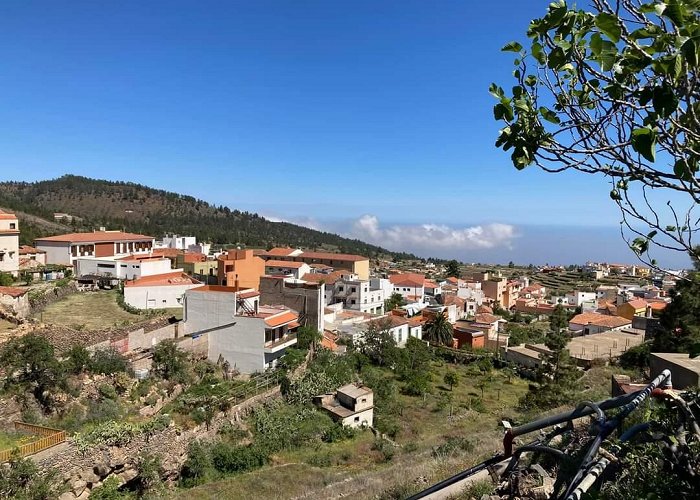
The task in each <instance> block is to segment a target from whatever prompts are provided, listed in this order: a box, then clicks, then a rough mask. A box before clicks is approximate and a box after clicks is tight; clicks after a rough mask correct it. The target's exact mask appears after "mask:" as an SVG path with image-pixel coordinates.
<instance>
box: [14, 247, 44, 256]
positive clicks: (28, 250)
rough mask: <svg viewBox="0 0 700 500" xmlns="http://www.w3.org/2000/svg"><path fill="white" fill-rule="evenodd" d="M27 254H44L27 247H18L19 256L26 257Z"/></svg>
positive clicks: (42, 251) (41, 251) (36, 249)
mask: <svg viewBox="0 0 700 500" xmlns="http://www.w3.org/2000/svg"><path fill="white" fill-rule="evenodd" d="M29 253H46V252H45V251H44V250H39V249H38V248H34V247H30V246H29V245H22V246H21V247H19V254H20V255H27V254H29Z"/></svg>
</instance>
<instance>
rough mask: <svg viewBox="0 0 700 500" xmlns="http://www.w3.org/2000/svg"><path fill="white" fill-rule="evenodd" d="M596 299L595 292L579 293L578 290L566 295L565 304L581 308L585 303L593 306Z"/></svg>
mask: <svg viewBox="0 0 700 500" xmlns="http://www.w3.org/2000/svg"><path fill="white" fill-rule="evenodd" d="M597 298H598V297H597V295H596V293H595V292H579V291H578V290H575V291H573V292H571V293H567V294H566V299H567V303H568V304H570V305H573V306H576V307H579V306H581V307H583V305H584V304H586V303H592V304H595V303H596V300H597Z"/></svg>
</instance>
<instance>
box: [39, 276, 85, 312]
mask: <svg viewBox="0 0 700 500" xmlns="http://www.w3.org/2000/svg"><path fill="white" fill-rule="evenodd" d="M77 292H78V285H77V283H76V282H75V281H71V282H69V283H67V284H66V285H64V286H61V287H56V286H54V287H51V288H49V289H48V290H46V291H45V292H44V293H43V294H40V295H35V294H31V296H30V300H29V302H30V304H31V307H32V314H36V313H38V312H39V311H42V310H44V308H45V307H46V306H48V305H49V304H53V303H54V302H57V301H59V300H61V299H62V298H63V297H67V296H68V295H73V294H74V293H77ZM30 293H31V292H30Z"/></svg>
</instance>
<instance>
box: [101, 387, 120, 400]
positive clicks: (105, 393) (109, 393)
mask: <svg viewBox="0 0 700 500" xmlns="http://www.w3.org/2000/svg"><path fill="white" fill-rule="evenodd" d="M97 392H99V393H100V396H101V397H102V398H103V399H111V400H112V401H116V400H117V390H116V389H115V388H114V386H113V385H111V384H100V386H99V387H98V388H97Z"/></svg>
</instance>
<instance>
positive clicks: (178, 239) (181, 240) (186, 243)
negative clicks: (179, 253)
mask: <svg viewBox="0 0 700 500" xmlns="http://www.w3.org/2000/svg"><path fill="white" fill-rule="evenodd" d="M196 244H197V238H196V237H195V236H180V235H177V234H173V235H172V236H165V237H164V238H163V241H162V242H161V245H162V246H163V248H175V249H177V250H189V249H190V247H192V246H195V245H196Z"/></svg>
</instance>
